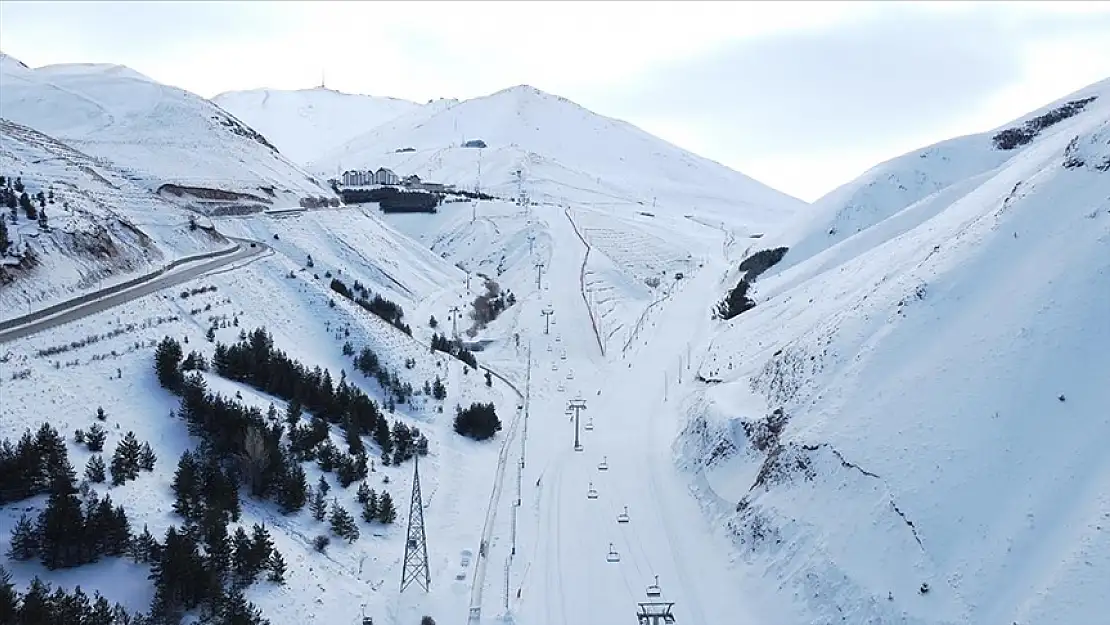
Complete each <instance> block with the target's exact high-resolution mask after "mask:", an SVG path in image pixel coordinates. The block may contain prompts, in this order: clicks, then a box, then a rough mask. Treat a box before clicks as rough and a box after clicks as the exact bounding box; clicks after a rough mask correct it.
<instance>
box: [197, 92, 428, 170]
mask: <svg viewBox="0 0 1110 625" xmlns="http://www.w3.org/2000/svg"><path fill="white" fill-rule="evenodd" d="M212 101H213V102H215V103H216V104H217V105H219V107H220V108H222V109H223V110H225V111H227V112H228V113H231V114H232V115H234V116H235V117H237V118H238V119H241V120H243V121H244V122H246V123H247V124H248V125H249V126H250V127H251V128H254V129H255V130H257V131H258V132H261V133H262V134H263V135H264V136H265V137H266V138H267V139H268V140H269V141H270V142H271V143H273V144H274V145H275V146H276V147H277V148H278V150H280V151H281V153H282V154H284V155H285V156H286V157H288V158H289V159H290V160H292V161H293V162H294V163H298V164H305V163H309V162H311V161H314V160H316V159H317V158H320V157H321V156H324V155H325V154H326V153H327V152H330V151H332V150H334V149H336V148H338V147H339V146H341V145H343V144H344V143H346V142H347V141H349V140H350V139H351V138H352V137H355V136H358V135H360V134H362V133H364V132H368V131H370V130H372V129H373V128H375V127H377V126H380V125H381V124H384V123H386V122H388V121H390V120H392V119H393V118H395V117H399V116H401V115H404V114H405V113H410V112H412V111H415V110H417V109H419V108H421V105H419V104H417V103H415V102H410V101H408V100H401V99H398V98H385V97H378V96H369V95H360V94H351V93H343V92H340V91H335V90H333V89H326V88H324V87H317V88H315V89H299V90H296V91H287V90H280V89H251V90H249V91H228V92H226V93H221V94H219V95H217V96H216V97H214V98H212Z"/></svg>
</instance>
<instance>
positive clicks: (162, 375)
mask: <svg viewBox="0 0 1110 625" xmlns="http://www.w3.org/2000/svg"><path fill="white" fill-rule="evenodd" d="M183 357H184V354H183V353H182V351H181V344H180V343H178V342H177V341H175V340H173V339H172V338H170V337H168V336H167V337H165V338H163V339H162V341H161V342H160V343H158V348H157V349H156V350H155V352H154V370H155V373H157V374H158V383H159V384H161V385H162V388H164V389H167V390H169V391H172V392H178V391H180V390H181V386H182V383H183V382H184V377H183V376H182V374H181V369H180V364H181V359H182V358H183Z"/></svg>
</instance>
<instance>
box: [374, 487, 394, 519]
mask: <svg viewBox="0 0 1110 625" xmlns="http://www.w3.org/2000/svg"><path fill="white" fill-rule="evenodd" d="M378 520H379V521H381V522H382V523H385V524H386V525H389V524H390V523H392V522H394V521H395V520H397V509H396V508H395V507H393V498H392V497H390V496H389V493H387V492H383V493H382V497H381V499H379V500H378Z"/></svg>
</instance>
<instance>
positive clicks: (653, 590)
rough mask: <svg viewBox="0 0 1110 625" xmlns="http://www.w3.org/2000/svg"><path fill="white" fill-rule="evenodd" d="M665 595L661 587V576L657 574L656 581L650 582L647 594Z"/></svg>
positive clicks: (650, 595)
mask: <svg viewBox="0 0 1110 625" xmlns="http://www.w3.org/2000/svg"><path fill="white" fill-rule="evenodd" d="M662 595H663V589H662V588H660V587H659V576H658V575H656V576H655V583H654V584H649V585H648V587H647V596H649V597H659V596H662Z"/></svg>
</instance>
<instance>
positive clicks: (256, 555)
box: [250, 523, 274, 576]
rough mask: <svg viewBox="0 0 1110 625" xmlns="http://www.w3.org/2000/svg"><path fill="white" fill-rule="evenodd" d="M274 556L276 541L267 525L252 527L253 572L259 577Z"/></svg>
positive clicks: (251, 553) (251, 560)
mask: <svg viewBox="0 0 1110 625" xmlns="http://www.w3.org/2000/svg"><path fill="white" fill-rule="evenodd" d="M273 555H274V540H273V539H272V538H270V532H269V531H268V530H267V529H266V526H265V525H261V524H258V523H255V524H254V525H253V526H252V527H251V550H250V565H251V571H252V572H253V573H254V574H255V575H256V576H257V575H258V574H259V573H261V572H262V571H263V570H264V569H265V568H266V566H267V564H268V563H269V561H270V557H271V556H273Z"/></svg>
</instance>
